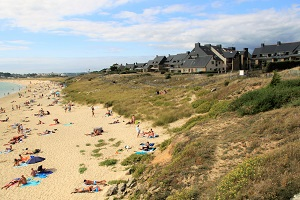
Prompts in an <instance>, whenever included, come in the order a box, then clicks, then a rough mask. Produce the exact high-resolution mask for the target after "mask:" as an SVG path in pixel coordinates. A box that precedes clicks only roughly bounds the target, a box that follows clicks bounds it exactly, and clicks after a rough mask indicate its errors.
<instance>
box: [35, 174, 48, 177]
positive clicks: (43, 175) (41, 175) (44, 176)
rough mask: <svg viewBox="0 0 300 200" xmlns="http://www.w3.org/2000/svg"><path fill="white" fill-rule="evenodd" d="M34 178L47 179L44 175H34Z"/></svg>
mask: <svg viewBox="0 0 300 200" xmlns="http://www.w3.org/2000/svg"><path fill="white" fill-rule="evenodd" d="M35 177H36V178H47V177H48V176H47V175H46V174H36V175H35Z"/></svg>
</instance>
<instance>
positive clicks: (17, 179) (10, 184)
mask: <svg viewBox="0 0 300 200" xmlns="http://www.w3.org/2000/svg"><path fill="white" fill-rule="evenodd" d="M19 180H20V178H15V179H13V180H11V181H10V182H9V183H7V184H6V185H4V186H3V187H2V188H1V189H3V188H5V189H6V190H7V189H8V188H9V187H10V186H13V185H14V184H16V183H18V182H19Z"/></svg>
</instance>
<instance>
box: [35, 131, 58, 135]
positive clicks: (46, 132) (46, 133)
mask: <svg viewBox="0 0 300 200" xmlns="http://www.w3.org/2000/svg"><path fill="white" fill-rule="evenodd" d="M51 133H55V131H51V130H45V131H44V132H42V133H38V135H48V134H51Z"/></svg>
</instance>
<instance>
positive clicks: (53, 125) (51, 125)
mask: <svg viewBox="0 0 300 200" xmlns="http://www.w3.org/2000/svg"><path fill="white" fill-rule="evenodd" d="M55 125H57V124H49V126H55Z"/></svg>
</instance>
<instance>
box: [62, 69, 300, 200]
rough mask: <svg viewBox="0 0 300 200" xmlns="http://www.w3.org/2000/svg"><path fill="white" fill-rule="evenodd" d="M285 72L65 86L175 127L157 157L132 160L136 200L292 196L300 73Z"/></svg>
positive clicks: (78, 97) (90, 100)
mask: <svg viewBox="0 0 300 200" xmlns="http://www.w3.org/2000/svg"><path fill="white" fill-rule="evenodd" d="M279 75H280V76H279V81H278V83H276V84H270V83H271V82H272V78H269V77H265V76H264V75H261V77H254V78H241V77H237V76H230V75H214V76H206V75H172V76H171V78H170V79H166V78H165V76H163V75H160V74H134V75H109V76H102V75H99V74H89V75H85V76H81V77H75V78H71V79H68V80H67V83H68V87H67V88H66V89H64V93H65V94H66V101H75V102H79V103H84V104H95V103H102V104H105V105H107V106H110V107H112V109H113V110H114V111H116V112H118V113H119V114H121V115H124V116H126V117H129V116H131V115H132V114H134V115H135V116H136V118H137V119H138V120H151V121H152V122H153V125H155V126H165V127H168V128H169V129H168V130H169V133H170V139H168V140H166V141H165V142H164V143H162V144H161V146H160V150H161V151H162V152H161V153H160V154H158V155H157V156H156V157H152V156H150V157H147V158H145V159H142V158H140V157H136V156H132V157H129V158H128V159H127V160H126V165H128V166H131V168H132V171H133V173H134V177H136V178H137V179H138V183H139V187H138V189H133V191H132V192H131V193H130V194H128V198H130V199H168V200H173V199H174V200H175V199H176V200H177V199H289V198H291V197H292V196H293V195H294V194H297V193H299V192H300V189H299V188H300V184H299V183H300V168H299V166H300V165H299V164H300V163H299V162H300V159H299V158H300V151H299V148H298V147H299V144H300V143H299V137H300V134H299V132H300V128H299V113H300V107H299V102H300V100H299V99H300V98H299V91H300V90H299V87H300V79H299V77H292V76H289V75H288V73H286V72H281V73H279ZM213 88H214V91H212V89H213ZM157 90H167V94H162V95H157V94H156V91H157ZM180 119H181V120H185V123H184V125H182V126H179V127H174V126H173V125H172V122H176V121H178V120H180ZM163 156H166V157H170V159H168V161H167V162H163V163H162V162H160V161H159V160H160V159H159V158H160V157H163Z"/></svg>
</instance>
